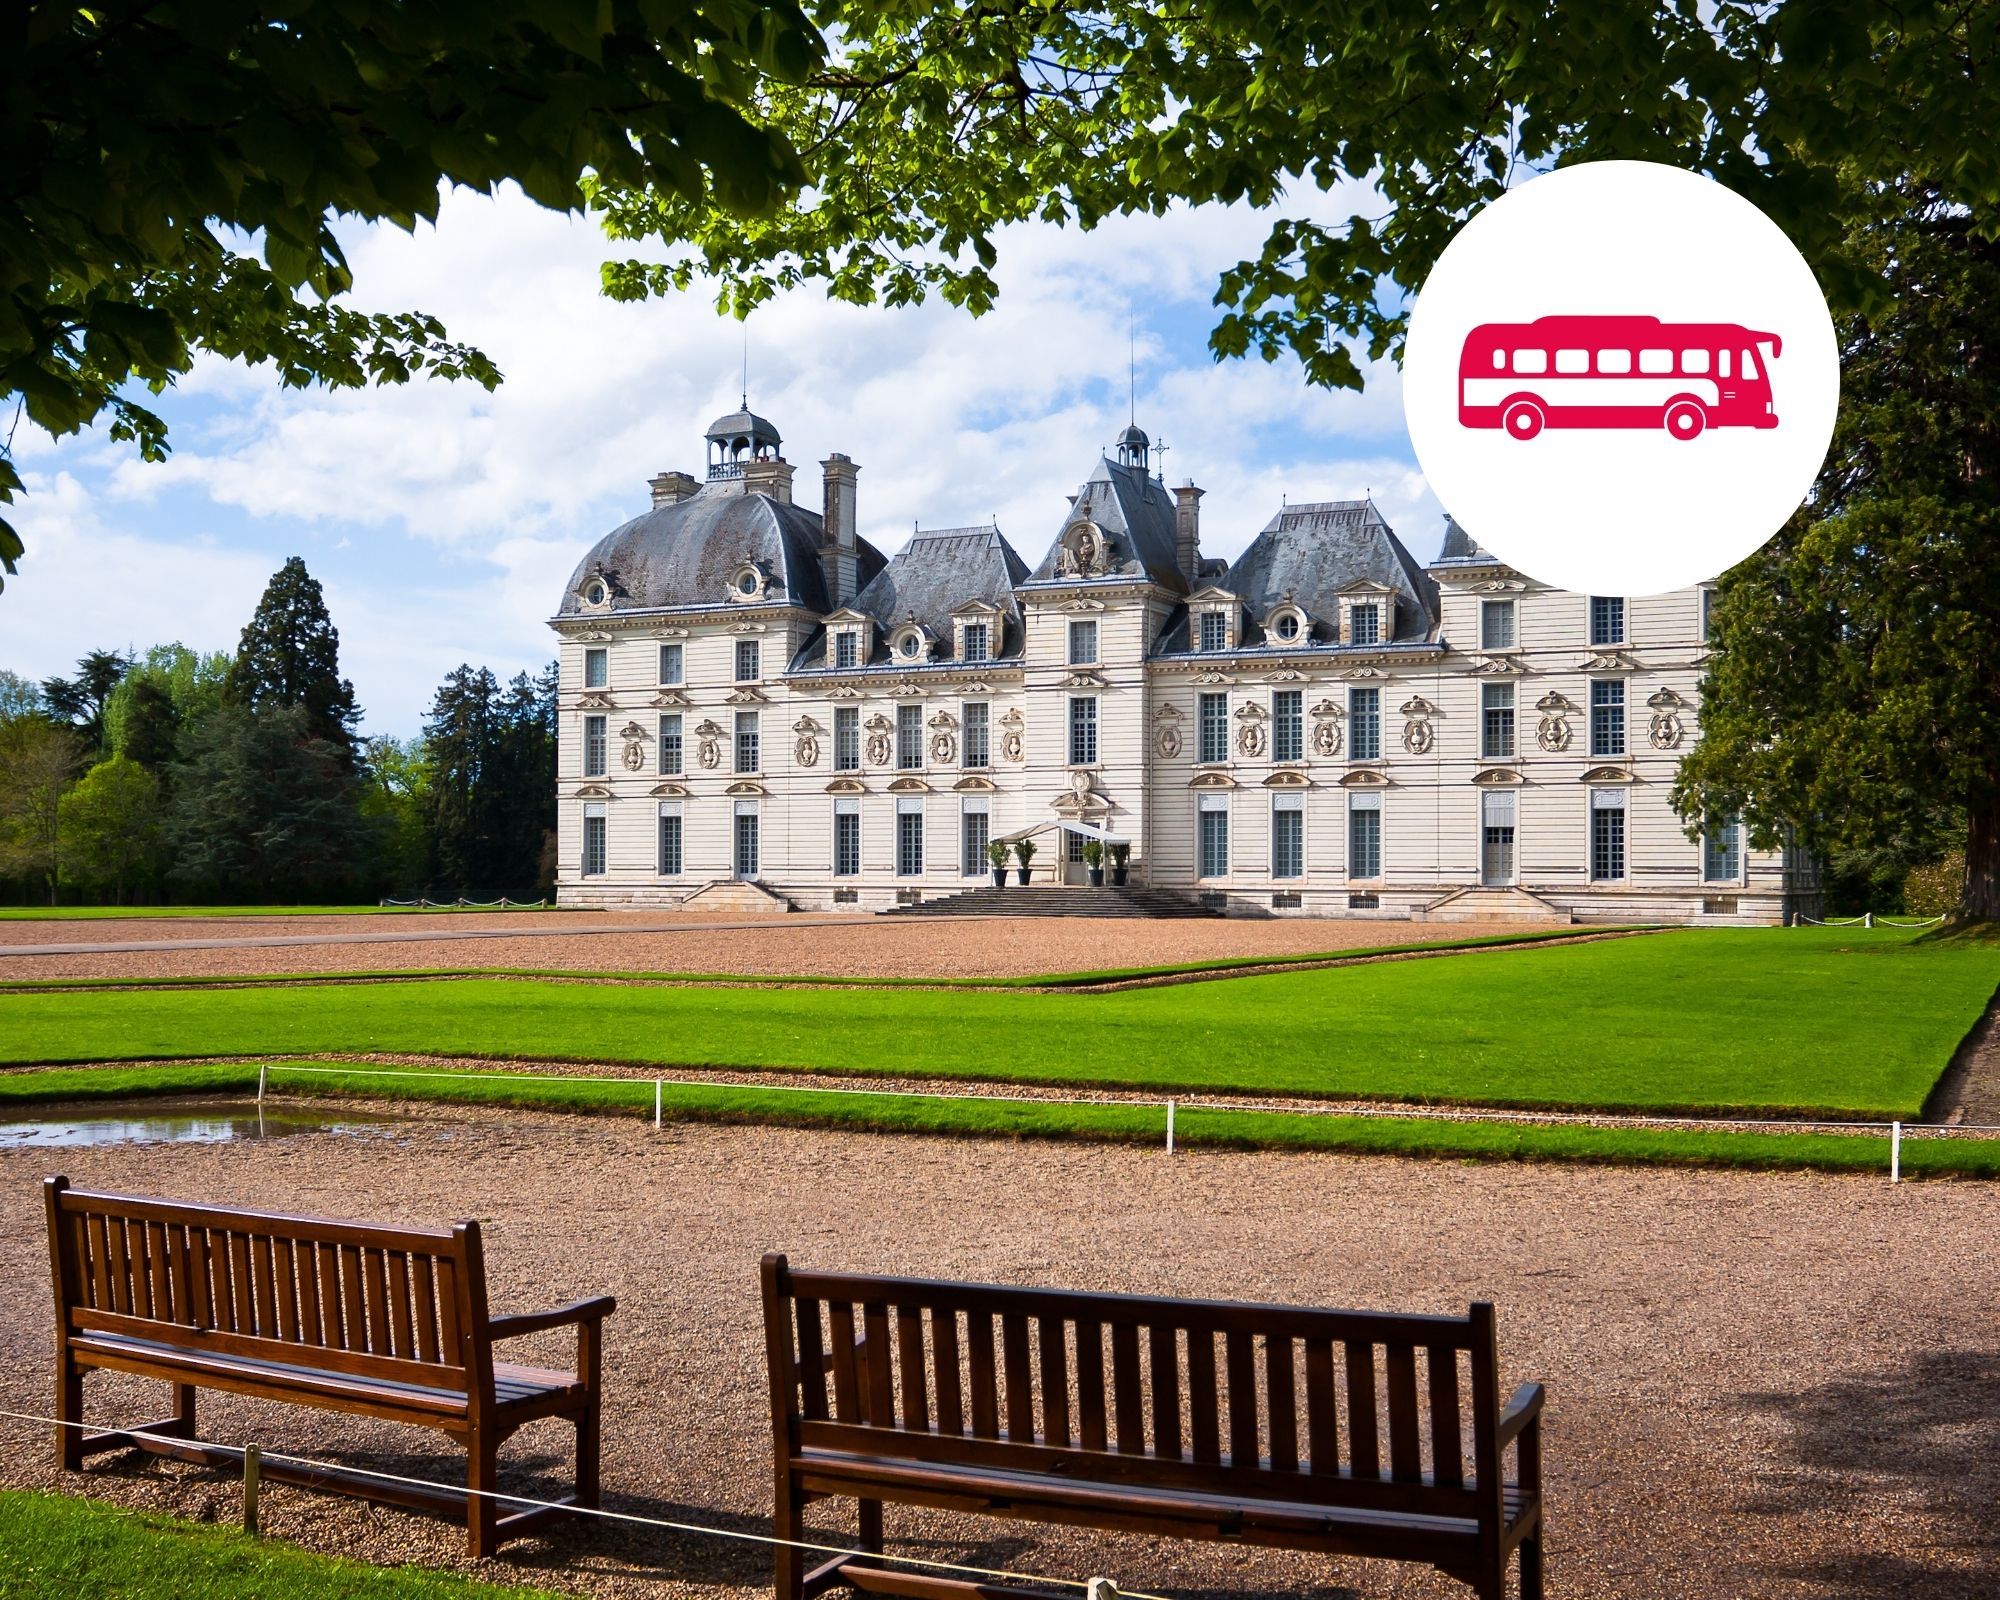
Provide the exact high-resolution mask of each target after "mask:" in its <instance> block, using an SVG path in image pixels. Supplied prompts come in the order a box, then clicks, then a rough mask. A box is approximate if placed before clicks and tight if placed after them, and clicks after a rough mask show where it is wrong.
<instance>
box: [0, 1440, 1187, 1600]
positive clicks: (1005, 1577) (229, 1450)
mask: <svg viewBox="0 0 2000 1600" xmlns="http://www.w3.org/2000/svg"><path fill="white" fill-rule="evenodd" d="M0 1417H5V1418H8V1419H11V1420H12V1421H15V1422H38V1423H44V1424H46V1425H48V1426H50V1427H56V1428H74V1429H76V1430H77V1431H78V1432H80V1433H108V1434H120V1435H123V1436H124V1437H126V1438H129V1439H144V1440H148V1441H151V1442H153V1443H157V1444H164V1445H168V1446H185V1445H187V1444H190V1443H197V1442H198V1443H199V1444H200V1445H201V1446H202V1447H203V1448H204V1449H208V1450H219V1451H222V1452H223V1453H224V1454H227V1455H233V1456H236V1457H238V1458H242V1459H245V1460H246V1465H249V1464H252V1463H254V1464H256V1465H261V1464H262V1463H263V1462H269V1461H275V1462H279V1463H281V1464H283V1465H286V1466H294V1467H304V1468H308V1469H310V1470H313V1471H318V1472H327V1473H332V1474H336V1475H338V1476H341V1477H348V1478H367V1479H370V1480H371V1481H373V1482H376V1483H395V1484H403V1485H406V1486H408V1487H412V1488H418V1489H430V1490H436V1491H439V1492H442V1493H444V1494H449V1495H454V1496H456V1495H461V1494H462V1495H465V1496H467V1497H475V1496H476V1497H478V1498H480V1499H484V1500H497V1501H501V1502H504V1503H505V1504H507V1505H512V1506H524V1507H527V1508H528V1509H530V1510H541V1511H561V1512H565V1513H568V1514H570V1515H573V1516H579V1517H596V1518H599V1519H600V1520H602V1521H605V1522H625V1523H631V1524H634V1525H636V1526H639V1527H646V1528H664V1529H666V1530H667V1531H668V1532H669V1533H695V1534H702V1535H705V1536H707V1537H709V1538H712V1539H728V1540H732V1541H734V1542H736V1543H738V1544H760V1545H764V1546H766V1547H768V1548H770V1549H774V1550H775V1549H787V1550H799V1551H803V1552H805V1553H807V1554H809V1555H827V1556H842V1557H846V1558H849V1559H851V1560H857V1561H862V1562H874V1561H886V1562H894V1563H896V1564H898V1565H900V1566H906V1567H922V1568H924V1569H926V1570H927V1571H931V1572H955V1573H961V1574H964V1575H965V1576H968V1577H976V1578H997V1579H999V1580H1001V1581H1002V1582H1004V1583H1027V1584H1033V1583H1045V1584H1046V1583H1053V1584H1060V1585H1061V1586H1062V1587H1064V1588H1066V1589H1079V1590H1082V1591H1083V1592H1084V1594H1085V1595H1086V1596H1090V1597H1094V1596H1095V1595H1096V1594H1097V1593H1099V1592H1101V1591H1100V1590H1099V1589H1098V1586H1099V1585H1103V1584H1108V1583H1109V1580H1108V1579H1104V1578H1087V1579H1086V1578H1052V1577H1048V1576H1046V1575H1044V1574H1041V1573H1033V1572H1015V1571H1011V1570H1009V1569H1008V1568H1005V1567H976V1566H969V1565H967V1564H965V1563H963V1562H957V1561H935V1560H931V1559H930V1558H928V1557H925V1556H903V1555H895V1554H892V1553H890V1552H888V1551H885V1550H855V1549H850V1548H848V1547H847V1546H845V1545H837V1544H819V1543H815V1542H814V1541H812V1540H808V1539H781V1538H779V1537H778V1536H777V1535H776V1534H771V1533H751V1532H748V1531H746V1530H744V1529H740V1528H715V1527H710V1526H709V1525H707V1524H706V1523H700V1522H678V1521H675V1520H673V1519H671V1518H667V1517H647V1516H641V1515H640V1514H639V1513H638V1512H636V1511H608V1510H606V1509H604V1508H603V1507H601V1506H579V1505H575V1504H573V1503H571V1502H569V1501H565V1500H538V1499H536V1498H535V1497H534V1496H532V1495H524V1494H508V1493H506V1492H505V1491H504V1490H498V1489H473V1488H468V1487H464V1486H462V1485H459V1484H455V1483H439V1482H437V1481H436V1480H435V1479H432V1478H413V1477H409V1476H407V1475H405V1474H403V1473H400V1472H379V1471H376V1470H374V1469H372V1468H369V1467H352V1466H345V1465H342V1464H340V1463H337V1462H332V1461H320V1460H316V1459H314V1458H313V1457H311V1456H295V1455H288V1454H285V1453H284V1452H281V1451H277V1450H266V1449H263V1448H262V1447H261V1446H259V1445H255V1444H250V1445H240V1444H221V1443H217V1442H215V1441H213V1440H208V1439H202V1440H199V1441H194V1440H190V1439H188V1438H187V1437H185V1436H183V1435H181V1434H162V1433H153V1432H149V1431H148V1430H146V1429H145V1428H120V1427H115V1426H114V1427H104V1426H102V1425H100V1424H98V1423H94V1422H88V1423H87V1422H67V1421H64V1420H63V1419H62V1418H60V1417H44V1416H40V1415H38V1414H36V1413H34V1412H31V1411H8V1410H0ZM257 1493H258V1491H257V1488H256V1486H255V1479H254V1477H253V1476H252V1475H251V1474H250V1473H249V1472H248V1471H246V1475H245V1492H244V1507H245V1511H246V1513H248V1516H249V1519H250V1520H251V1521H252V1522H253V1523H254V1520H255V1515H256V1512H255V1506H256V1500H257ZM247 1531H248V1532H251V1533H255V1532H256V1531H257V1530H256V1528H255V1527H254V1526H251V1527H250V1528H248V1529H247ZM1110 1593H1111V1595H1112V1597H1113V1600H1164V1597H1163V1596H1160V1595H1152V1594H1147V1593H1145V1592H1143V1591H1141V1590H1137V1589H1119V1588H1115V1587H1114V1588H1112V1589H1111V1591H1110Z"/></svg>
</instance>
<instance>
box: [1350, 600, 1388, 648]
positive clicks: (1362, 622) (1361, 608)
mask: <svg viewBox="0 0 2000 1600" xmlns="http://www.w3.org/2000/svg"><path fill="white" fill-rule="evenodd" d="M1347 642H1348V643H1349V644H1380V643H1381V642H1382V607H1381V604H1380V603H1379V602H1378V601H1374V600H1364V601H1361V602H1359V603H1357V604H1355V605H1353V606H1350V607H1349V608H1348V612H1347Z"/></svg>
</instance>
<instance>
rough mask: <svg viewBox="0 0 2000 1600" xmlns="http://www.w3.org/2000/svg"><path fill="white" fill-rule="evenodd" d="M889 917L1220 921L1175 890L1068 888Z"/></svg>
mask: <svg viewBox="0 0 2000 1600" xmlns="http://www.w3.org/2000/svg"><path fill="white" fill-rule="evenodd" d="M882 915H883V916H885V917H1219V916H1221V915H1222V912H1221V911H1220V910H1219V909H1218V908H1216V907H1214V906H1205V905H1203V904H1202V903H1201V902H1200V901H1199V900H1197V899H1196V898H1195V897H1194V896H1193V895H1191V894H1183V893H1181V892H1179V891H1177V890H1174V889H1146V888H1140V887H1138V886H1137V885H1129V886H1127V887H1126V888H1123V889H1116V888H1111V887H1106V888H1102V889H1092V888H1088V887H1082V886H1076V885H1064V884H1046V885H1044V884H1034V885H1031V886H1029V887H1028V888H1025V889H1024V888H1021V887H1019V886H1017V885H1010V886H1009V887H1007V888H1005V889H995V888H992V887H990V886H989V887H987V888H983V889H967V890H966V891H964V892H963V893H962V894H949V895H941V896H939V897H938V898H937V899H935V900H919V901H917V902H916V903H915V904H913V905H905V906H896V907H894V908H893V909H891V910H887V911H884V912H883V913H882Z"/></svg>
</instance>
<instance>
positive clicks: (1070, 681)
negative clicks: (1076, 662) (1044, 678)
mask: <svg viewBox="0 0 2000 1600" xmlns="http://www.w3.org/2000/svg"><path fill="white" fill-rule="evenodd" d="M1063 687H1064V688H1065V689H1108V688H1110V687H1111V680H1110V679H1108V678H1106V677H1105V676H1104V674H1103V673H1101V672H1099V671H1098V670H1097V669H1096V668H1095V667H1072V668H1071V669H1070V671H1069V675H1068V676H1067V677H1066V678H1064V679H1063Z"/></svg>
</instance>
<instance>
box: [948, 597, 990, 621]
mask: <svg viewBox="0 0 2000 1600" xmlns="http://www.w3.org/2000/svg"><path fill="white" fill-rule="evenodd" d="M950 614H951V615H952V616H954V617H976V616H977V617H997V616H999V615H1000V608H999V607H998V606H996V605H995V604H994V603H993V602H992V601H991V600H967V601H965V602H964V603H963V604H961V605H955V606H953V607H952V608H951V613H950Z"/></svg>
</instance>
